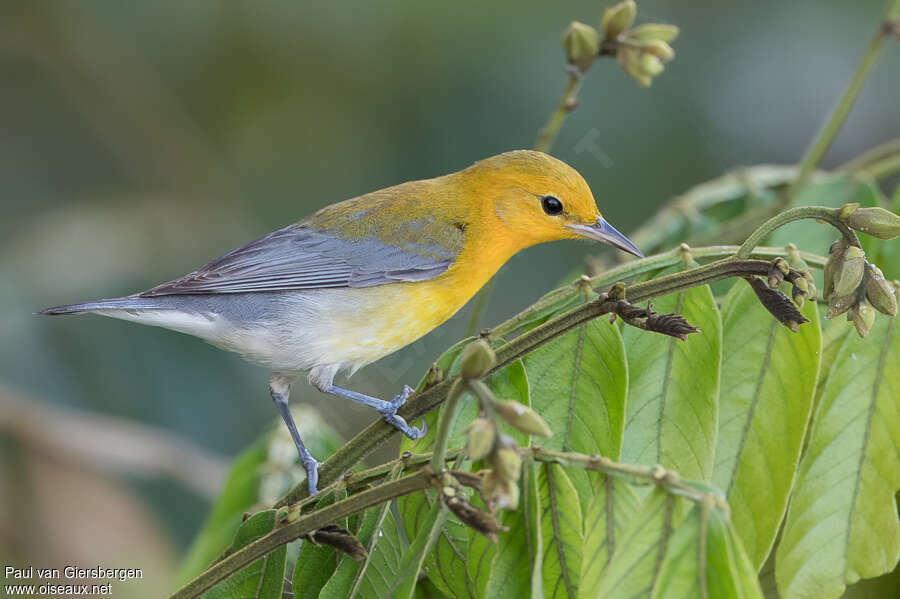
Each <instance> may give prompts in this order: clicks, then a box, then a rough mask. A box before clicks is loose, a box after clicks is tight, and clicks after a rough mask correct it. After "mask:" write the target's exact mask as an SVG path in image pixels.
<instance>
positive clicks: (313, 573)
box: [291, 541, 337, 599]
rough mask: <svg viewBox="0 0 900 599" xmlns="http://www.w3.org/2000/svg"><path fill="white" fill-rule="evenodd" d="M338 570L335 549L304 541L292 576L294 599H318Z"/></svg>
mask: <svg viewBox="0 0 900 599" xmlns="http://www.w3.org/2000/svg"><path fill="white" fill-rule="evenodd" d="M336 568H337V551H336V550H335V548H334V547H329V546H327V545H313V544H312V543H310V542H308V541H303V543H302V544H301V545H300V552H299V553H298V554H297V561H296V563H295V564H294V573H293V574H292V575H291V588H292V589H293V593H294V599H316V598H317V597H318V596H319V592H320V591H321V590H322V587H324V586H325V583H326V582H328V579H329V578H331V575H332V574H334V571H335V569H336Z"/></svg>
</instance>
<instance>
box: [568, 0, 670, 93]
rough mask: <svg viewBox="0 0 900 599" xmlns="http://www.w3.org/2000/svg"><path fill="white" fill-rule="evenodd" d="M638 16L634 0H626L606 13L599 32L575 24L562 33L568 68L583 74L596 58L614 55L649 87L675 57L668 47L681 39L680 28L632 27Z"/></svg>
mask: <svg viewBox="0 0 900 599" xmlns="http://www.w3.org/2000/svg"><path fill="white" fill-rule="evenodd" d="M636 13H637V6H636V5H635V3H634V0H624V1H623V2H619V3H618V4H615V5H613V6H610V7H609V8H607V9H606V10H605V11H603V16H602V18H601V20H600V29H601V31H600V32H598V31H597V30H596V29H594V28H593V27H591V26H590V25H586V24H584V23H580V22H578V21H573V22H572V23H571V24H570V25H569V26H568V27H567V28H566V30H565V32H564V33H563V49H564V50H565V52H566V59H567V60H568V62H569V66H570V67H571V68H572V69H573V70H574V71H575V72H576V73H578V74H579V75H580V74H583V73H585V72H586V71H587V69H588V68H589V67H590V66H591V64H593V62H594V60H595V59H596V58H597V56H615V57H616V61H617V62H618V63H619V66H620V67H621V68H622V70H623V71H625V73H626V74H627V75H628V76H629V77H631V78H633V79H634V80H635V81H637V82H638V83H639V84H640V85H643V86H644V87H647V86H649V85H650V83H651V82H652V81H653V78H654V77H656V76H657V75H659V74H660V73H662V71H663V69H664V63H666V62H668V61H670V60H672V58H674V57H675V51H674V50H673V49H672V46H670V45H669V44H670V42H672V41H673V40H674V39H675V38H676V37H678V27H675V26H674V25H664V24H660V23H646V24H644V25H639V26H637V27H634V28H632V27H631V26H632V24H633V23H634V18H635V15H636Z"/></svg>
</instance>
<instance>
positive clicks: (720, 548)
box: [652, 505, 763, 599]
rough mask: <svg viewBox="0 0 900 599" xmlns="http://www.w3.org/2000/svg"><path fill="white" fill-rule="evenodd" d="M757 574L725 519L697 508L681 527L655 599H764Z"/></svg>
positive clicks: (717, 512)
mask: <svg viewBox="0 0 900 599" xmlns="http://www.w3.org/2000/svg"><path fill="white" fill-rule="evenodd" d="M762 596H763V595H762V590H761V589H760V587H759V581H758V580H757V578H756V570H755V568H754V567H753V565H752V564H751V563H750V560H749V559H748V558H747V554H746V553H745V552H744V550H743V547H742V546H741V542H740V540H739V538H738V536H737V534H736V533H735V531H734V528H733V527H732V526H731V524H730V523H729V522H728V520H727V518H726V517H725V515H724V514H723V513H722V512H721V511H719V510H718V509H715V508H711V509H704V506H702V505H696V506H694V508H693V509H692V510H691V512H690V513H689V514H688V517H687V518H686V519H685V521H684V522H683V523H682V524H681V525H680V526H679V527H678V530H677V531H676V532H675V535H674V536H673V537H672V541H671V543H670V544H669V548H668V550H667V551H666V557H665V559H664V561H663V563H662V568H661V569H660V573H659V580H658V583H657V584H656V586H655V587H654V589H653V595H652V597H653V598H654V599H679V598H685V599H687V598H691V599H693V598H694V597H696V598H697V599H706V598H709V597H715V598H716V599H730V598H734V599H753V598H759V599H762Z"/></svg>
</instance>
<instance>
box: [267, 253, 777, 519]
mask: <svg viewBox="0 0 900 599" xmlns="http://www.w3.org/2000/svg"><path fill="white" fill-rule="evenodd" d="M771 268H772V263H771V262H769V261H765V260H752V259H751V260H741V259H737V258H735V257H730V258H724V259H722V260H718V261H716V262H712V263H710V264H706V265H703V266H698V267H695V268H691V269H689V270H685V271H682V272H677V273H672V274H670V275H667V276H664V277H659V278H657V279H652V280H649V281H644V282H641V283H636V284H634V285H631V286H629V287H627V296H628V298H629V301H630V302H631V303H629V302H628V301H625V300H624V299H623V298H620V297H609V296H601V297H599V298H597V299H596V300H593V301H590V302H588V303H585V304H583V305H581V306H578V307H575V308H573V309H571V310H569V311H567V312H565V313H563V314H560V315H558V316H556V317H554V318H552V319H550V320H548V321H547V322H545V323H543V324H541V325H539V326H537V327H535V328H533V329H531V330H530V331H528V332H526V333H523V334H522V335H519V336H518V337H516V338H515V339H513V340H512V341H509V342H508V343H506V344H504V345H502V346H500V347H499V348H498V349H497V350H496V353H497V364H496V366H495V367H494V368H493V369H491V371H490V373H493V372H496V371H498V370H500V369H502V368H503V367H505V366H507V365H508V364H510V363H512V362H514V361H515V360H518V359H519V358H521V357H523V356H524V355H526V354H528V353H530V352H532V351H534V350H536V349H537V348H538V347H540V346H542V345H544V344H545V343H547V342H548V341H550V340H552V339H554V338H556V337H559V336H560V335H563V334H565V333H566V332H568V331H570V330H572V329H573V328H575V327H578V326H580V325H582V324H584V323H586V322H589V321H591V320H593V319H595V318H597V317H599V316H602V315H604V314H610V313H616V314H619V315H620V316H623V318H624V317H626V316H628V313H627V311H628V310H630V309H633V308H634V306H633V303H636V302H641V301H646V300H649V299H651V298H654V297H658V296H661V295H666V294H669V293H677V292H679V291H683V290H685V289H688V288H691V287H696V286H698V285H703V284H707V283H712V282H714V281H719V280H722V279H726V278H729V277H746V276H767V275H768V273H769V271H770V270H771ZM489 334H493V332H490V333H489ZM490 373H489V374H490ZM454 380H455V379H447V380H444V381H442V382H440V383H438V384H436V385H434V386H432V387H430V388H428V389H426V390H424V391H422V392H421V393H417V394H415V395H414V396H413V397H411V398H410V399H409V400H408V401H407V402H406V404H404V406H403V407H402V408H401V409H400V412H399V413H400V415H401V416H403V417H404V418H405V419H407V420H408V421H409V420H410V419H416V418H420V417H421V416H424V415H425V414H426V413H428V412H430V411H431V410H433V409H435V408H437V407H438V406H439V405H441V403H443V402H444V400H445V399H446V397H447V394H448V392H449V390H450V387H451V385H452V384H453V381H454ZM395 433H396V429H395V428H394V427H392V426H391V425H389V424H388V423H386V422H384V421H383V420H378V421H376V422H373V423H372V424H370V425H369V426H368V427H366V428H365V429H364V430H362V431H361V432H360V433H359V434H357V435H356V436H355V437H354V438H353V439H351V440H350V441H348V442H347V443H346V444H345V445H344V446H343V447H341V448H340V449H338V450H337V451H336V452H335V453H334V454H332V456H331V457H330V458H328V459H327V460H325V462H324V463H323V464H322V466H321V467H320V468H319V481H320V484H324V485H329V484H331V483H333V482H334V481H336V480H338V478H340V477H341V476H342V475H343V474H344V473H345V472H347V471H348V470H349V469H350V468H351V467H352V466H353V465H354V464H356V463H357V462H359V461H360V460H362V459H363V458H365V457H366V456H368V455H370V454H371V453H372V452H373V451H375V449H377V448H378V447H380V446H381V445H382V444H383V443H384V442H385V441H387V440H388V439H390V438H391V436H392V435H394V434H395ZM307 495H308V492H307V488H306V485H305V482H302V483H300V484H299V485H297V486H296V487H294V489H292V490H291V491H290V492H289V493H287V494H286V495H285V496H284V497H282V498H281V500H279V501H278V503H277V504H276V505H275V507H282V506H286V505H290V504H293V503H296V502H297V501H300V500H301V499H303V498H304V497H307Z"/></svg>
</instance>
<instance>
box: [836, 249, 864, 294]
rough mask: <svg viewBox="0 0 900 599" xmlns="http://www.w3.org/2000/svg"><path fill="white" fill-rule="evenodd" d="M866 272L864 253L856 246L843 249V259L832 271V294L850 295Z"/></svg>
mask: <svg viewBox="0 0 900 599" xmlns="http://www.w3.org/2000/svg"><path fill="white" fill-rule="evenodd" d="M865 272H866V255H865V254H864V253H863V251H862V250H861V249H860V248H858V247H856V246H850V247H848V248H847V249H846V250H844V257H843V261H842V262H841V263H840V264H839V265H838V267H837V270H836V271H835V273H834V294H835V295H838V296H843V295H850V294H852V293H853V292H854V291H856V290H857V288H859V285H860V283H862V279H863V275H864V274H865Z"/></svg>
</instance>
